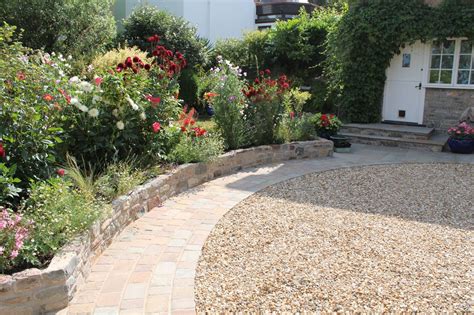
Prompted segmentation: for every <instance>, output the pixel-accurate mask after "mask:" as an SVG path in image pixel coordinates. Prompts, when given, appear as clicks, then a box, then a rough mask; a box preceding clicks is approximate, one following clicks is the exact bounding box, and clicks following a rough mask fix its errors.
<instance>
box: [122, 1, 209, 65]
mask: <svg viewBox="0 0 474 315" xmlns="http://www.w3.org/2000/svg"><path fill="white" fill-rule="evenodd" d="M123 25H124V32H123V34H122V35H121V39H123V40H125V41H127V43H128V44H129V45H130V46H138V47H140V48H141V49H143V50H149V49H150V43H149V42H148V41H147V39H148V38H149V37H150V36H153V35H155V34H156V35H158V36H160V39H161V44H162V45H164V46H166V47H167V48H168V49H171V50H173V51H179V52H181V53H183V54H184V56H185V57H186V60H187V61H188V65H189V66H190V67H191V68H193V67H194V66H196V65H205V64H206V63H207V62H208V59H209V58H208V54H209V51H208V44H209V42H208V41H207V40H205V39H202V38H199V36H198V35H197V31H196V28H194V27H192V26H190V25H189V23H188V22H187V21H186V20H184V19H183V18H181V17H176V16H174V15H172V14H169V13H167V12H166V11H162V10H158V9H157V8H156V7H153V6H140V7H138V8H137V9H135V11H133V12H132V14H131V15H130V16H129V17H128V18H127V19H125V21H124V24H123Z"/></svg>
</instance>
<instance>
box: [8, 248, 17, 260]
mask: <svg viewBox="0 0 474 315" xmlns="http://www.w3.org/2000/svg"><path fill="white" fill-rule="evenodd" d="M17 256H18V251H17V250H12V253H11V255H10V258H11V259H15V258H16V257H17Z"/></svg>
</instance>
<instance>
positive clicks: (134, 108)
mask: <svg viewBox="0 0 474 315" xmlns="http://www.w3.org/2000/svg"><path fill="white" fill-rule="evenodd" d="M125 98H126V100H127V102H128V103H129V104H130V106H132V109H133V110H139V107H138V105H137V104H136V103H135V102H134V101H133V100H132V99H131V98H130V96H128V95H127V96H126V97H125Z"/></svg>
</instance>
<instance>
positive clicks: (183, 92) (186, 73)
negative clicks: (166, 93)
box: [178, 69, 199, 107]
mask: <svg viewBox="0 0 474 315" xmlns="http://www.w3.org/2000/svg"><path fill="white" fill-rule="evenodd" d="M198 80H199V79H198V75H197V74H196V72H195V71H194V70H191V69H185V70H183V72H181V75H180V76H179V80H178V81H179V87H180V90H179V98H180V99H182V100H183V101H184V104H186V105H188V106H191V107H197V106H198V103H199V101H198V84H199V83H198Z"/></svg>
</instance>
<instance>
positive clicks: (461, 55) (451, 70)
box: [428, 39, 474, 87]
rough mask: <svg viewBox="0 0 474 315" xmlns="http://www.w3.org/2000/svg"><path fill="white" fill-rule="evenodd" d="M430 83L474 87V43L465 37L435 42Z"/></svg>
mask: <svg viewBox="0 0 474 315" xmlns="http://www.w3.org/2000/svg"><path fill="white" fill-rule="evenodd" d="M428 83H429V84H435V85H442V86H458V87H474V45H473V43H472V42H470V41H468V40H464V39H463V40H461V39H450V40H444V41H435V42H433V44H432V46H431V56H430V71H429V78H428Z"/></svg>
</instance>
